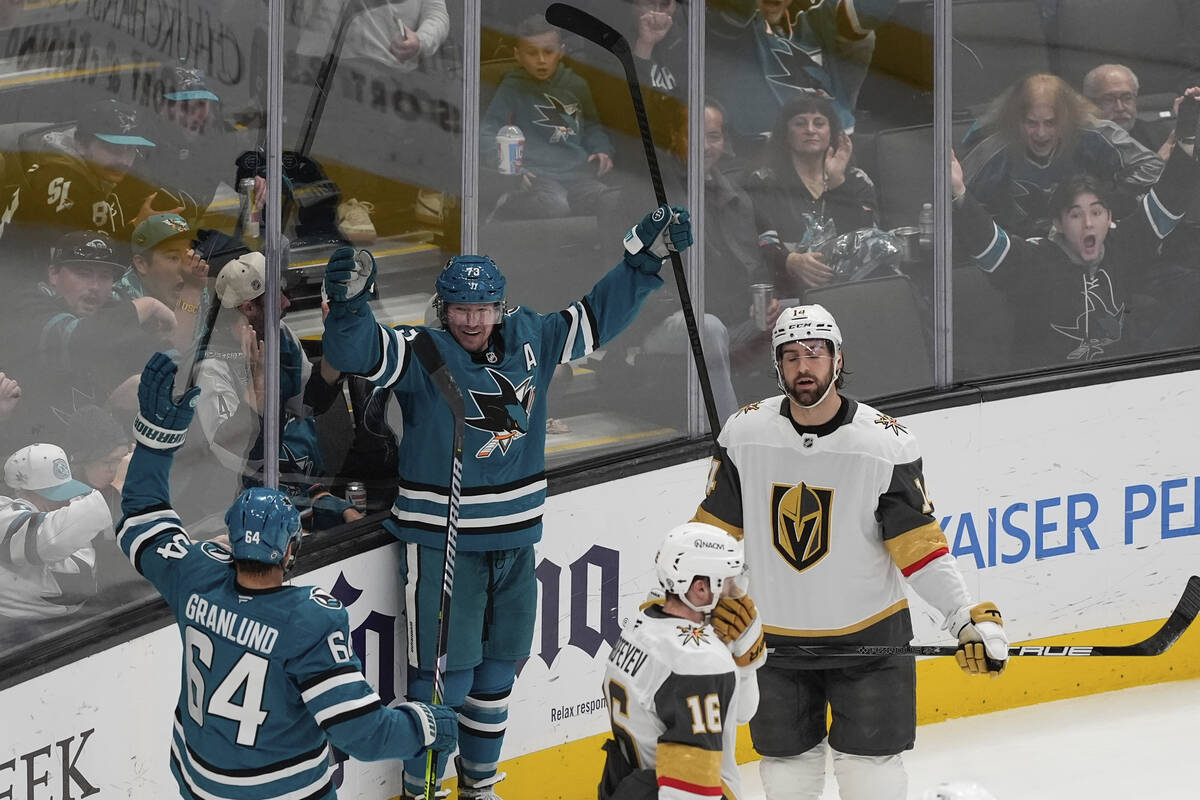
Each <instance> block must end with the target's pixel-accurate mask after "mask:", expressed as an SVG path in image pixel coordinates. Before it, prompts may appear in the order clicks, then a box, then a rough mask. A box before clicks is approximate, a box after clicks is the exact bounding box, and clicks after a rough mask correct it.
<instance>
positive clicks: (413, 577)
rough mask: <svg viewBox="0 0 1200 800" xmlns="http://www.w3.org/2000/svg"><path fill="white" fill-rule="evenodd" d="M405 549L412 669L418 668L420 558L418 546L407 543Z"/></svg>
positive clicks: (406, 593)
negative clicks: (418, 583) (418, 582)
mask: <svg viewBox="0 0 1200 800" xmlns="http://www.w3.org/2000/svg"><path fill="white" fill-rule="evenodd" d="M404 548H405V563H406V564H407V565H408V580H407V581H406V582H405V584H404V601H405V605H404V607H405V609H407V610H408V613H407V614H405V615H404V616H405V617H406V621H407V627H408V643H407V646H408V665H409V666H410V667H412V668H413V669H416V668H417V667H419V666H420V663H419V661H418V660H417V615H418V612H417V581H418V580H419V579H420V577H421V557H420V553H421V551H420V549H419V545H418V544H417V543H416V542H407V543H406V544H405V545H404Z"/></svg>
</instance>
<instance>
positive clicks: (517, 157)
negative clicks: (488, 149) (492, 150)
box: [496, 125, 525, 175]
mask: <svg viewBox="0 0 1200 800" xmlns="http://www.w3.org/2000/svg"><path fill="white" fill-rule="evenodd" d="M496 149H497V151H498V155H499V162H498V163H499V165H500V173H501V174H502V175H519V174H521V167H522V165H523V163H524V161H525V134H524V133H523V132H522V131H521V129H520V128H518V127H517V126H516V125H505V126H504V127H503V128H501V129H500V130H499V131H497V132H496Z"/></svg>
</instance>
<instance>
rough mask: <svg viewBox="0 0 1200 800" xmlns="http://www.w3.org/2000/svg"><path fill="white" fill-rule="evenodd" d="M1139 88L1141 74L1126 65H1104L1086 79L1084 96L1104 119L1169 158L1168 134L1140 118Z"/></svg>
mask: <svg viewBox="0 0 1200 800" xmlns="http://www.w3.org/2000/svg"><path fill="white" fill-rule="evenodd" d="M1138 88H1139V87H1138V79H1137V75H1135V74H1133V70H1131V69H1130V68H1129V67H1127V66H1125V65H1124V64H1101V65H1100V66H1098V67H1096V68H1095V69H1093V70H1091V71H1090V72H1088V74H1087V75H1084V76H1083V96H1084V97H1086V98H1087V99H1088V100H1091V101H1092V102H1093V103H1095V104H1096V108H1098V109H1100V114H1099V117H1100V119H1106V120H1108V121H1110V122H1115V123H1116V124H1117V125H1118V126H1119V127H1121V128H1122V129H1123V130H1124V131H1125V132H1126V133H1128V134H1129V135H1130V136H1132V137H1133V140H1134V141H1135V142H1137V143H1138V144H1140V145H1141V146H1142V147H1145V148H1146V149H1147V150H1153V151H1155V152H1156V153H1158V157H1159V158H1162V159H1166V158H1167V156H1168V155H1169V154H1170V149H1169V148H1164V147H1163V145H1164V144H1165V142H1166V140H1167V136H1166V134H1165V132H1160V131H1159V130H1157V129H1155V128H1152V127H1151V126H1149V125H1147V124H1146V122H1145V121H1144V120H1141V119H1138Z"/></svg>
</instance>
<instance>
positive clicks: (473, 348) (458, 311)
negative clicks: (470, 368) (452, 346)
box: [446, 303, 500, 353]
mask: <svg viewBox="0 0 1200 800" xmlns="http://www.w3.org/2000/svg"><path fill="white" fill-rule="evenodd" d="M499 321H500V306H499V304H497V303H448V304H447V305H446V328H447V329H448V330H449V331H450V335H451V336H453V337H454V341H456V342H458V343H459V345H461V346H462V348H463V349H464V350H466V351H467V352H468V353H482V352H483V351H484V350H486V349H487V344H488V339H490V338H491V336H492V331H494V330H495V329H496V323H498V322H499Z"/></svg>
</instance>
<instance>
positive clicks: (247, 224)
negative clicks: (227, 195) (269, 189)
mask: <svg viewBox="0 0 1200 800" xmlns="http://www.w3.org/2000/svg"><path fill="white" fill-rule="evenodd" d="M237 190H238V194H240V195H241V196H242V211H241V214H242V232H243V233H244V234H245V235H247V236H250V237H257V236H258V208H257V207H256V206H255V203H254V178H242V179H241V180H240V181H238V185H237Z"/></svg>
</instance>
